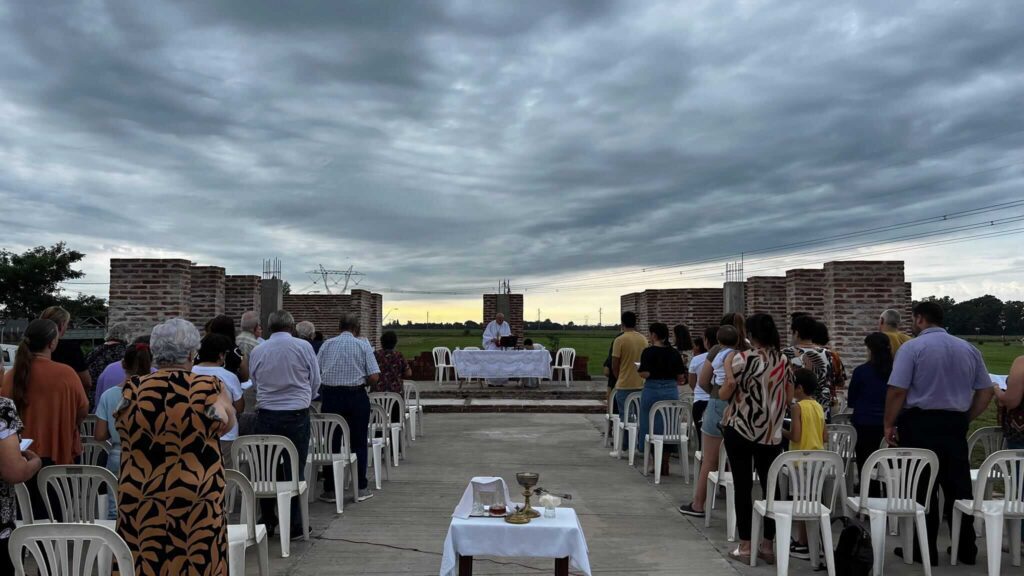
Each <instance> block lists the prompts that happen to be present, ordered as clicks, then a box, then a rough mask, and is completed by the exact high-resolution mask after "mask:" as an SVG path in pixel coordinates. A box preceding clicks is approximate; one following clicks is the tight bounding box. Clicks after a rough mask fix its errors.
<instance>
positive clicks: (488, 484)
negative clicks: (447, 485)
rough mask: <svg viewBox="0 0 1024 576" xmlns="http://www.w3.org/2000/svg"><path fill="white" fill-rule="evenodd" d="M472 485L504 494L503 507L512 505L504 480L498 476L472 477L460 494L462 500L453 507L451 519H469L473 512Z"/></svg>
mask: <svg viewBox="0 0 1024 576" xmlns="http://www.w3.org/2000/svg"><path fill="white" fill-rule="evenodd" d="M474 484H478V485H479V486H480V487H481V488H487V489H493V490H494V491H495V492H497V491H499V490H500V491H502V492H504V493H505V505H506V506H508V505H509V504H511V503H512V500H511V499H510V498H509V495H508V484H505V479H504V478H500V477H498V476H474V477H473V479H472V480H470V481H469V484H466V490H465V492H463V493H462V500H459V505H458V506H456V507H455V512H453V513H452V518H469V514H470V513H471V512H472V511H473V485H474ZM499 485H500V487H499Z"/></svg>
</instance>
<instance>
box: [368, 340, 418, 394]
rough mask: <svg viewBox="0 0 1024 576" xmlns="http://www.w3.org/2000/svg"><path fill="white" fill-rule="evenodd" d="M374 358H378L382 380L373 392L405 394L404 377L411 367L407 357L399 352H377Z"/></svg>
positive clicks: (374, 387)
mask: <svg viewBox="0 0 1024 576" xmlns="http://www.w3.org/2000/svg"><path fill="white" fill-rule="evenodd" d="M374 356H375V357H376V358H377V365H378V367H380V380H378V381H377V383H376V384H374V385H373V391H374V392H395V393H397V394H402V393H403V392H404V390H403V385H402V383H403V380H402V377H403V375H404V374H405V370H406V368H408V367H409V364H408V363H407V362H406V361H405V357H404V356H402V353H401V352H399V351H398V350H377V351H376V352H375V353H374Z"/></svg>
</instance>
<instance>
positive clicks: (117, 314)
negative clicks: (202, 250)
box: [108, 258, 192, 332]
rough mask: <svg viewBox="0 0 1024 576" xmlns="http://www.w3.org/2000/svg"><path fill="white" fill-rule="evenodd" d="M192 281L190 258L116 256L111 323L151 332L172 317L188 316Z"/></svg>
mask: <svg viewBox="0 0 1024 576" xmlns="http://www.w3.org/2000/svg"><path fill="white" fill-rule="evenodd" d="M191 284H192V274H191V263H190V262H189V261H188V260H181V259H162V258H112V259H111V260H110V313H109V318H108V322H109V323H111V324H114V323H116V322H128V323H129V324H131V325H132V326H133V327H134V329H135V330H137V331H139V332H148V331H149V330H151V329H152V328H153V326H154V325H156V324H158V323H160V322H163V321H164V320H167V319H169V318H188V317H189V301H190V299H191Z"/></svg>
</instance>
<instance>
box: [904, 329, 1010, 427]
mask: <svg viewBox="0 0 1024 576" xmlns="http://www.w3.org/2000/svg"><path fill="white" fill-rule="evenodd" d="M889 386H894V387H896V388H903V389H904V390H906V391H907V401H906V407H907V408H920V409H922V410H949V411H953V412H967V411H968V410H970V408H971V402H972V400H973V398H974V391H975V390H982V389H985V388H991V387H992V386H993V384H992V378H990V377H989V375H988V368H986V367H985V361H984V360H983V359H982V358H981V352H979V351H978V349H977V348H975V347H974V346H972V345H971V344H970V343H968V342H967V341H966V340H963V339H962V338H957V337H956V336H953V335H951V334H949V333H947V332H946V331H945V329H943V328H938V327H933V328H928V329H927V330H924V331H923V332H921V333H920V334H919V335H918V336H917V338H914V339H913V340H910V341H909V342H907V343H906V344H904V345H903V346H901V347H900V351H899V353H897V354H896V359H895V360H894V362H893V366H892V374H891V375H890V376H889Z"/></svg>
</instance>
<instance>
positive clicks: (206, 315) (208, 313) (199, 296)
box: [189, 265, 238, 327]
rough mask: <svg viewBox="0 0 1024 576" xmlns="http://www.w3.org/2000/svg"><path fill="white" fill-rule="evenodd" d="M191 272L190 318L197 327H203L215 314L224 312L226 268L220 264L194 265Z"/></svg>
mask: <svg viewBox="0 0 1024 576" xmlns="http://www.w3.org/2000/svg"><path fill="white" fill-rule="evenodd" d="M190 274H191V276H192V283H191V296H190V298H189V320H190V321H191V322H192V323H193V324H195V325H196V326H197V327H202V326H203V325H205V324H206V323H207V322H209V321H210V320H211V319H212V318H213V317H214V316H218V315H220V314H223V313H224V287H225V276H224V269H223V268H221V267H220V266H195V265H193V266H192V267H191V270H190ZM237 321H238V319H237V318H236V319H235V322H237Z"/></svg>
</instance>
